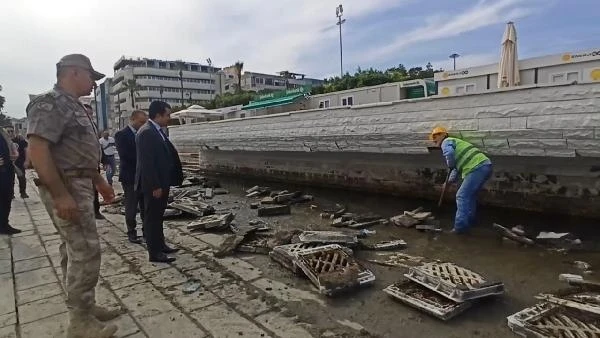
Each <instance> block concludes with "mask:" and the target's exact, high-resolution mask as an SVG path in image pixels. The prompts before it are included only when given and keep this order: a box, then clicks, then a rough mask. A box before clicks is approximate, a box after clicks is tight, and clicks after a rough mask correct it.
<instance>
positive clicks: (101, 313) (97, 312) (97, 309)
mask: <svg viewBox="0 0 600 338" xmlns="http://www.w3.org/2000/svg"><path fill="white" fill-rule="evenodd" d="M91 312H92V316H94V317H96V319H98V320H99V321H101V322H107V321H109V320H112V319H115V318H117V317H119V316H120V315H122V314H123V313H125V311H123V310H122V309H114V310H109V309H107V308H103V307H101V306H98V305H94V307H92V311H91Z"/></svg>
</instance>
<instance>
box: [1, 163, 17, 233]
mask: <svg viewBox="0 0 600 338" xmlns="http://www.w3.org/2000/svg"><path fill="white" fill-rule="evenodd" d="M14 189H15V172H14V171H13V170H9V169H7V168H6V166H2V167H0V229H5V228H7V227H8V215H9V214H10V207H11V204H12V199H13V195H14Z"/></svg>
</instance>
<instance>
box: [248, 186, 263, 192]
mask: <svg viewBox="0 0 600 338" xmlns="http://www.w3.org/2000/svg"><path fill="white" fill-rule="evenodd" d="M259 189H260V187H259V186H258V185H255V186H253V187H252V188H250V189H248V190H246V194H251V193H253V192H257V191H258V190H259Z"/></svg>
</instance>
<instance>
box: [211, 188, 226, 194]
mask: <svg viewBox="0 0 600 338" xmlns="http://www.w3.org/2000/svg"><path fill="white" fill-rule="evenodd" d="M213 192H214V194H215V195H227V194H229V190H227V189H223V188H215V189H213Z"/></svg>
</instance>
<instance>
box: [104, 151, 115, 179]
mask: <svg viewBox="0 0 600 338" xmlns="http://www.w3.org/2000/svg"><path fill="white" fill-rule="evenodd" d="M104 161H105V162H104V165H105V166H106V181H107V182H108V184H110V185H112V184H113V176H114V175H115V157H114V156H105V160H104Z"/></svg>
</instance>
